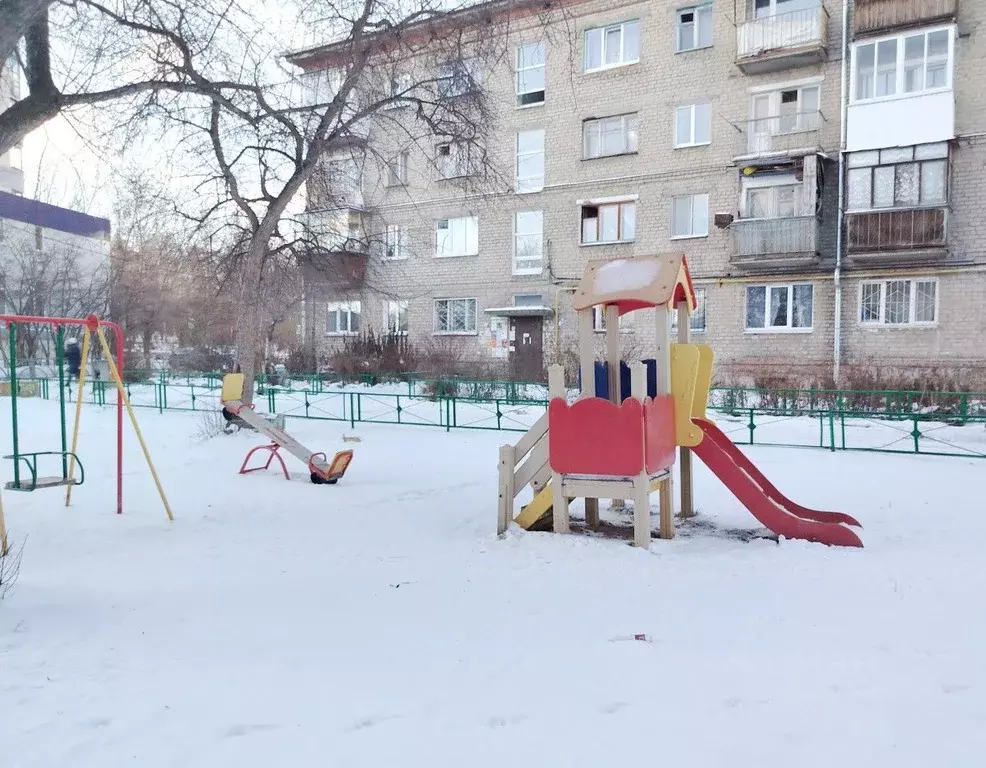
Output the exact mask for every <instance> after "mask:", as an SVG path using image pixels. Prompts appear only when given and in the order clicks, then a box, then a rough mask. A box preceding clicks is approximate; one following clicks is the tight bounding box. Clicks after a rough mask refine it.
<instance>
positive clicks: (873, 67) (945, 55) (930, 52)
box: [851, 29, 952, 101]
mask: <svg viewBox="0 0 986 768" xmlns="http://www.w3.org/2000/svg"><path fill="white" fill-rule="evenodd" d="M951 57H952V31H951V29H935V30H931V31H928V32H916V33H914V34H910V35H899V36H896V37H891V38H887V39H885V40H877V41H874V42H872V43H865V44H857V45H855V46H854V47H853V68H852V78H853V86H852V91H851V93H852V99H853V101H868V100H870V99H880V98H884V97H888V96H897V95H905V94H912V93H923V92H926V91H938V90H942V89H944V88H949V87H951V70H952V67H951Z"/></svg>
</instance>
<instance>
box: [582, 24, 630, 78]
mask: <svg viewBox="0 0 986 768" xmlns="http://www.w3.org/2000/svg"><path fill="white" fill-rule="evenodd" d="M584 39H585V45H584V52H583V60H582V69H583V71H584V72H593V71H595V70H599V69H608V68H610V67H618V66H620V65H622V64H633V63H635V62H637V61H640V22H639V21H637V20H636V19H634V20H633V21H624V22H623V23H622V24H613V25H611V26H608V27H596V28H595V29H587V30H586V31H585V38H584Z"/></svg>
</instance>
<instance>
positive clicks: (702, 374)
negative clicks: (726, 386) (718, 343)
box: [692, 344, 715, 419]
mask: <svg viewBox="0 0 986 768" xmlns="http://www.w3.org/2000/svg"><path fill="white" fill-rule="evenodd" d="M692 346H694V347H695V348H696V349H697V350H698V376H697V381H696V383H695V399H694V401H693V405H692V418H693V419H704V418H706V415H705V409H706V406H708V404H709V390H710V389H712V369H713V367H714V365H715V355H714V354H713V352H712V347H710V346H709V345H708V344H693V345H692Z"/></svg>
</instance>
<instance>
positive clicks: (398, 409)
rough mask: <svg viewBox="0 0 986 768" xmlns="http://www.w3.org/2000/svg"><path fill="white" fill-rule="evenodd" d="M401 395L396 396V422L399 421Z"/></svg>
mask: <svg viewBox="0 0 986 768" xmlns="http://www.w3.org/2000/svg"><path fill="white" fill-rule="evenodd" d="M401 410H402V409H401V396H400V395H398V396H397V423H398V424H400V423H401Z"/></svg>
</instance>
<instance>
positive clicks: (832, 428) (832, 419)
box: [829, 409, 835, 452]
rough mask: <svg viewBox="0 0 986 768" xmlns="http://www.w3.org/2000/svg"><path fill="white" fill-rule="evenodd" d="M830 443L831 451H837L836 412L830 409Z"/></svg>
mask: <svg viewBox="0 0 986 768" xmlns="http://www.w3.org/2000/svg"><path fill="white" fill-rule="evenodd" d="M829 443H830V444H831V448H830V450H832V451H833V452H834V451H835V411H833V410H831V409H829Z"/></svg>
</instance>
